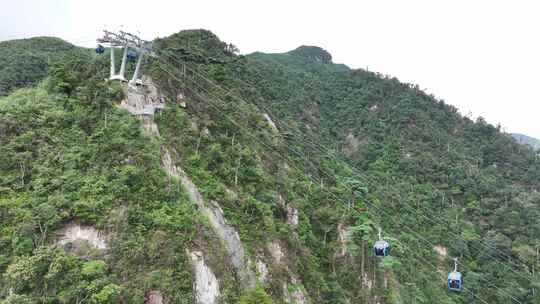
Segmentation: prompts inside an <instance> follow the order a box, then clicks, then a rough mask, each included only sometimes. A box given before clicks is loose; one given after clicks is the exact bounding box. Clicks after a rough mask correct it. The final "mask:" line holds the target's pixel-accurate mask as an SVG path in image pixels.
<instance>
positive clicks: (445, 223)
mask: <svg viewBox="0 0 540 304" xmlns="http://www.w3.org/2000/svg"><path fill="white" fill-rule="evenodd" d="M190 70H192V72H193V73H196V74H199V76H200V77H201V78H202V79H204V80H206V81H207V82H209V83H210V84H212V85H213V86H215V87H217V88H219V89H220V90H222V91H224V92H227V93H229V92H230V91H227V90H226V89H224V88H222V87H221V86H219V85H217V84H216V83H214V82H213V81H212V80H210V79H208V78H207V77H205V76H203V75H200V72H196V71H194V70H193V69H191V68H190ZM240 82H242V83H245V84H247V85H249V86H252V85H250V84H248V83H246V82H244V81H243V80H240ZM227 95H229V96H232V97H235V98H236V99H240V100H242V101H243V102H244V103H248V102H246V101H245V100H243V99H242V98H241V97H238V96H234V95H231V94H227ZM248 104H251V103H248ZM257 106H260V105H258V104H257ZM267 112H268V111H267ZM289 134H290V133H289ZM304 143H312V144H314V143H313V142H311V141H304ZM319 147H320V149H319V152H325V154H326V155H328V156H330V157H333V158H334V159H337V160H339V161H340V162H341V163H345V164H346V166H347V167H349V168H350V169H351V170H353V171H355V172H356V174H357V175H361V173H359V172H358V169H357V168H356V167H354V166H351V165H350V164H348V163H347V162H346V161H344V160H342V159H340V158H339V157H338V156H337V155H336V154H335V153H332V152H330V150H329V149H328V148H323V147H321V146H320V145H319ZM322 149H325V150H326V151H323V150H322ZM361 176H363V175H361ZM363 179H365V180H368V182H372V180H371V179H369V178H367V177H365V176H363ZM390 188H391V189H393V190H396V188H394V187H390ZM399 192H401V191H399V190H398V191H396V193H399ZM398 195H399V194H398ZM399 196H400V198H401V195H399ZM404 203H405V205H407V207H408V208H409V209H410V210H415V213H416V214H418V213H417V212H416V210H417V209H416V208H414V207H412V206H411V205H410V204H407V203H406V202H404ZM420 208H421V209H422V210H423V211H424V212H425V211H426V210H427V209H426V208H425V207H420ZM425 213H428V212H425ZM422 217H424V218H425V219H427V220H428V221H430V222H431V223H435V222H434V221H433V220H432V219H430V218H428V217H426V216H425V215H424V214H422ZM433 217H434V218H437V216H433ZM440 220H441V221H443V219H442V218H441V219H440ZM442 223H443V225H442V226H445V227H449V226H450V225H449V222H442ZM439 224H440V223H439ZM447 233H449V234H452V235H453V236H454V237H455V238H456V239H461V238H462V237H461V236H459V235H457V234H456V233H453V232H450V231H448V229H447ZM476 243H477V244H479V246H482V243H481V242H476ZM483 246H484V248H489V249H491V250H493V251H495V252H498V253H499V254H501V255H502V256H503V257H505V258H507V259H508V262H509V263H508V264H511V265H512V266H514V267H516V268H518V265H516V264H515V263H513V261H512V260H511V257H510V256H508V255H507V254H506V253H504V252H502V251H501V250H499V249H497V248H494V247H491V246H490V245H489V244H487V243H485V244H483ZM470 247H471V248H473V249H476V250H478V251H482V252H485V251H484V250H482V249H481V248H480V247H475V246H472V245H471V246H470ZM486 253H487V255H488V256H489V257H491V258H492V259H493V261H494V262H495V263H498V264H500V265H505V266H506V267H507V268H508V269H510V271H512V272H513V273H514V274H516V275H517V276H519V277H521V278H522V279H524V280H527V281H529V282H530V283H532V280H531V279H530V278H528V277H525V276H524V275H523V274H521V273H518V272H516V270H514V269H513V268H512V267H511V266H508V265H506V264H503V262H500V261H498V260H497V258H496V257H494V256H493V255H492V254H489V253H488V252H486Z"/></svg>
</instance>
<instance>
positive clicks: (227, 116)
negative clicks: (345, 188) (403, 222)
mask: <svg viewBox="0 0 540 304" xmlns="http://www.w3.org/2000/svg"><path fill="white" fill-rule="evenodd" d="M162 70H163V71H165V72H166V73H168V74H169V75H171V76H173V77H175V76H174V75H173V74H172V73H171V72H170V71H167V70H165V69H162ZM175 78H176V77H175ZM177 80H178V79H177ZM194 93H195V92H194ZM195 94H196V95H197V96H198V97H199V98H202V99H205V98H204V97H203V96H201V95H200V94H199V93H195ZM206 100H207V101H208V102H211V101H210V100H208V99H206ZM212 106H213V107H215V108H216V109H218V110H219V111H222V109H221V108H219V107H218V106H215V105H213V104H212ZM221 113H222V115H223V116H225V118H227V119H228V120H229V121H231V122H232V123H233V124H235V125H236V126H237V127H239V128H243V127H242V126H240V125H238V124H237V123H236V121H235V120H234V119H232V118H231V117H230V116H229V115H227V114H225V113H224V112H221ZM247 134H250V136H251V137H253V138H254V139H255V140H257V141H259V142H260V143H261V144H263V145H264V146H266V147H268V148H271V149H274V148H273V147H269V146H268V145H267V144H265V143H264V142H262V141H260V140H259V138H258V137H256V136H254V135H253V134H251V133H249V132H248V133H247ZM276 152H277V153H278V155H279V156H280V157H281V158H282V159H284V160H285V161H287V160H288V159H287V158H285V157H283V156H282V155H281V154H280V152H279V151H276ZM289 165H290V164H289ZM292 167H293V168H295V169H296V170H297V171H299V172H302V170H300V169H298V168H297V167H296V166H294V165H292ZM308 178H310V179H311V177H310V176H308ZM349 189H350V188H349ZM350 190H351V189H350ZM322 191H324V192H326V193H327V194H330V195H331V196H334V198H336V200H339V198H338V197H336V195H335V194H334V193H332V192H329V191H327V190H322ZM366 203H367V202H366ZM368 204H370V205H371V206H374V205H373V204H371V203H368ZM407 228H408V227H407ZM408 229H409V231H411V233H413V235H416V236H417V237H416V238H415V239H417V240H418V239H419V238H420V239H424V238H423V237H421V236H419V235H418V234H416V233H415V232H414V231H413V230H411V229H410V228H408ZM424 240H425V239H424ZM426 241H427V240H426ZM427 242H429V241H427ZM430 244H431V243H430ZM495 288H498V287H496V286H495ZM502 292H503V293H504V291H502ZM476 297H477V298H479V297H478V296H476ZM510 297H512V296H511V295H510ZM479 299H480V298H479ZM480 300H482V299H480ZM482 301H483V300H482ZM483 302H485V301H483Z"/></svg>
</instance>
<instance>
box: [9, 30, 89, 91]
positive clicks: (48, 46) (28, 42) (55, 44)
mask: <svg viewBox="0 0 540 304" xmlns="http://www.w3.org/2000/svg"><path fill="white" fill-rule="evenodd" d="M90 54H91V53H90V51H89V50H87V49H83V48H78V47H76V46H74V45H72V44H70V43H67V42H65V41H63V40H62V39H58V38H52V37H36V38H31V39H21V40H10V41H3V42H0V96H5V95H7V94H8V93H9V92H11V91H12V90H14V89H17V88H22V87H25V86H29V85H35V84H36V83H37V82H39V81H40V80H42V79H43V78H45V77H46V76H47V71H48V69H49V66H51V65H54V64H55V63H58V62H66V61H69V60H73V59H76V58H78V59H89V58H90Z"/></svg>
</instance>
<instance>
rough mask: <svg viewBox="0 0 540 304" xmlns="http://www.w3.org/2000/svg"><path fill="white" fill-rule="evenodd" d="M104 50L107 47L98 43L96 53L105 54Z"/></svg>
mask: <svg viewBox="0 0 540 304" xmlns="http://www.w3.org/2000/svg"><path fill="white" fill-rule="evenodd" d="M104 52H105V48H104V47H103V45H101V44H98V46H97V47H96V53H98V54H103V53H104Z"/></svg>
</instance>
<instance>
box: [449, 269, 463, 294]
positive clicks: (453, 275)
mask: <svg viewBox="0 0 540 304" xmlns="http://www.w3.org/2000/svg"><path fill="white" fill-rule="evenodd" d="M462 285H463V278H462V276H461V272H458V271H452V272H450V273H449V274H448V289H450V290H453V291H461V288H462Z"/></svg>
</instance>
